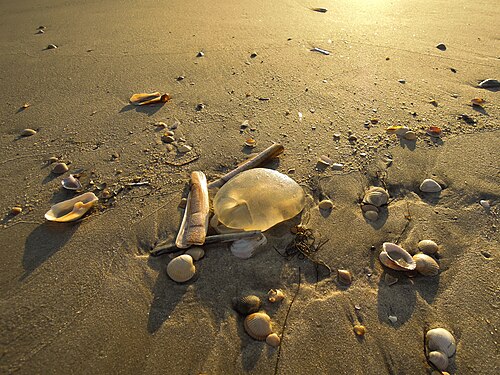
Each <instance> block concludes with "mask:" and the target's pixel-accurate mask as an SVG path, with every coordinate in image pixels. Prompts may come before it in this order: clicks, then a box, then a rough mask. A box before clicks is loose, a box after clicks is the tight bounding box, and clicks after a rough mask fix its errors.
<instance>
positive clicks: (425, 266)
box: [413, 254, 439, 276]
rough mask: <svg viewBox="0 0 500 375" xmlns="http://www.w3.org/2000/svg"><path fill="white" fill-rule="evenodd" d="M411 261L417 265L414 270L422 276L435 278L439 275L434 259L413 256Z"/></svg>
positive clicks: (422, 255)
mask: <svg viewBox="0 0 500 375" xmlns="http://www.w3.org/2000/svg"><path fill="white" fill-rule="evenodd" d="M413 260H414V261H415V263H416V264H417V266H416V267H415V269H416V270H417V271H418V272H419V273H420V274H422V275H424V276H436V275H437V274H438V273H439V264H438V263H437V262H436V261H435V260H434V258H432V257H430V256H428V255H426V254H415V255H414V256H413Z"/></svg>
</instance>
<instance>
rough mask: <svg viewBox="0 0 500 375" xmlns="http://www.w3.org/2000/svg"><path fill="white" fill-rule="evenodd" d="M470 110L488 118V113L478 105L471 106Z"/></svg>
mask: <svg viewBox="0 0 500 375" xmlns="http://www.w3.org/2000/svg"><path fill="white" fill-rule="evenodd" d="M472 109H473V110H474V111H476V112H479V113H481V114H482V115H485V116H489V115H490V114H489V113H488V111H486V109H485V108H484V107H482V106H480V105H473V106H472Z"/></svg>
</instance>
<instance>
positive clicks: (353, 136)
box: [347, 134, 358, 142]
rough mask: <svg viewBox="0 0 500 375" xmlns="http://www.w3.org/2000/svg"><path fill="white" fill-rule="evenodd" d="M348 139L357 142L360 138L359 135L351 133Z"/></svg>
mask: <svg viewBox="0 0 500 375" xmlns="http://www.w3.org/2000/svg"><path fill="white" fill-rule="evenodd" d="M347 140H348V141H349V142H356V141H357V140H358V137H357V136H356V135H355V134H351V135H350V136H349V137H348V138H347Z"/></svg>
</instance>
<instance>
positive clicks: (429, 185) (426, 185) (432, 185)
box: [420, 178, 442, 193]
mask: <svg viewBox="0 0 500 375" xmlns="http://www.w3.org/2000/svg"><path fill="white" fill-rule="evenodd" d="M441 190H442V187H441V185H439V184H438V183H437V182H436V181H434V180H433V179H431V178H427V179H425V180H424V181H422V183H421V184H420V191H423V192H424V193H439V192H440V191H441Z"/></svg>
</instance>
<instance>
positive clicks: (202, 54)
mask: <svg viewBox="0 0 500 375" xmlns="http://www.w3.org/2000/svg"><path fill="white" fill-rule="evenodd" d="M203 56H205V54H204V53H203V52H202V51H200V52H198V53H197V54H196V57H203Z"/></svg>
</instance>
